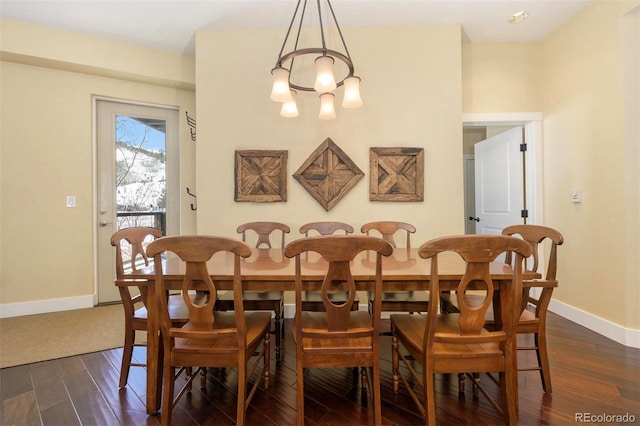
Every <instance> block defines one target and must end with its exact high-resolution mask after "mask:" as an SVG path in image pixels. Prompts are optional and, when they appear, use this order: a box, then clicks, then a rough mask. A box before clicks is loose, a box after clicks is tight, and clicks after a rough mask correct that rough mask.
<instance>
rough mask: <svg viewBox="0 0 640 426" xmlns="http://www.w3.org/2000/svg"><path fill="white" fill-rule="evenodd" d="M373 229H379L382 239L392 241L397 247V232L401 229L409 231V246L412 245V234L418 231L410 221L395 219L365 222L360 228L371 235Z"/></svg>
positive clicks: (407, 245)
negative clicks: (395, 237) (395, 235)
mask: <svg viewBox="0 0 640 426" xmlns="http://www.w3.org/2000/svg"><path fill="white" fill-rule="evenodd" d="M372 230H375V231H378V232H379V233H380V235H381V236H382V239H383V240H385V241H388V242H389V243H391V245H392V246H393V247H394V248H395V247H397V245H396V241H395V239H394V237H393V235H394V234H395V233H396V232H398V231H400V230H404V231H406V232H407V240H406V243H405V246H406V247H407V248H410V247H411V234H413V233H415V232H416V228H415V226H413V225H411V224H409V223H405V222H393V221H379V222H369V223H365V224H364V225H362V228H360V232H362V233H363V234H367V235H370V234H369V232H370V231H372Z"/></svg>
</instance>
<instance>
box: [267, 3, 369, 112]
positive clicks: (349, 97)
mask: <svg viewBox="0 0 640 426" xmlns="http://www.w3.org/2000/svg"><path fill="white" fill-rule="evenodd" d="M307 1H308V0H298V4H297V5H296V9H295V11H294V12H293V17H292V18H291V23H290V24H289V29H288V30H287V34H286V35H285V37H284V41H283V42H282V48H281V49H280V54H279V55H278V59H277V60H276V65H275V67H274V68H273V69H272V70H271V74H272V75H273V87H272V90H271V100H273V101H276V102H281V103H282V108H281V110H280V115H281V116H283V117H297V116H298V106H297V105H296V96H297V93H298V91H303V92H316V93H318V94H319V98H320V113H319V115H318V118H320V119H322V120H332V119H334V118H336V112H335V109H334V106H333V101H334V98H335V94H334V93H333V92H334V91H335V90H336V88H337V87H340V86H344V95H343V96H344V98H343V101H342V106H343V107H344V108H356V107H359V106H360V105H362V99H361V98H360V78H359V77H356V76H355V75H354V69H353V62H352V61H351V56H350V55H349V50H348V49H347V44H346V43H345V41H344V37H343V36H342V31H341V30H340V26H339V25H338V21H337V20H336V15H335V13H334V12H333V7H332V6H331V2H330V1H329V0H315V2H316V4H317V8H318V24H319V31H320V40H321V47H304V48H303V47H300V46H299V43H300V41H301V35H300V33H301V30H302V25H303V22H304V19H305V14H306V15H307V16H308V15H310V14H311V13H310V12H309V13H308V10H307ZM312 2H313V0H312ZM321 3H322V4H323V5H324V8H322V7H321ZM300 6H302V9H301V8H300ZM309 9H310V8H309ZM322 9H324V10H322ZM323 12H324V13H325V15H330V17H331V18H332V20H333V22H334V23H335V29H336V31H337V35H338V36H339V39H340V42H341V43H342V47H343V52H340V51H337V50H332V49H329V48H327V42H326V38H328V34H326V33H325V27H324V22H325V21H323ZM296 23H297V32H296V34H295V38H293V37H292V40H294V41H293V50H291V51H290V52H288V53H284V51H285V48H287V47H288V44H291V43H292V42H289V37H290V36H292V35H293V34H292V29H293V27H294V24H296ZM327 29H328V27H327ZM294 31H295V30H294ZM325 36H327V37H325ZM310 55H313V56H315V61H314V68H315V82H314V84H313V86H311V81H309V82H308V83H301V82H300V80H298V78H299V76H298V74H304V71H303V69H304V63H302V64H301V63H300V62H301V61H303V57H306V58H309V57H310ZM296 58H298V61H299V63H298V67H297V68H296V71H299V70H300V72H298V73H295V76H296V78H293V77H294V61H295V59H296ZM336 62H337V64H336ZM335 65H340V66H341V68H343V70H342V71H343V74H341V75H344V74H346V75H345V76H344V77H343V78H342V79H340V80H338V81H336V78H335V76H334V66H335ZM296 82H297V83H296Z"/></svg>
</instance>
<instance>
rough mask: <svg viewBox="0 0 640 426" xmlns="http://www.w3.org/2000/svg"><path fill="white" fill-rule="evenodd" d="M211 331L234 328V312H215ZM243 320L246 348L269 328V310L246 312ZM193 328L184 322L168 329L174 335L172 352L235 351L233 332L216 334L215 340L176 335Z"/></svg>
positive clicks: (258, 341) (254, 343) (258, 340)
mask: <svg viewBox="0 0 640 426" xmlns="http://www.w3.org/2000/svg"><path fill="white" fill-rule="evenodd" d="M215 318H216V321H215V324H214V327H213V331H224V330H228V329H233V328H235V324H236V317H235V313H234V312H216V314H215ZM245 318H246V319H245V321H246V326H247V331H246V335H247V348H251V347H253V346H255V345H258V344H259V343H260V341H261V340H262V338H263V337H264V335H265V333H267V332H268V331H269V329H270V328H271V314H270V313H269V312H246V313H245ZM192 330H194V328H193V326H192V324H191V323H186V324H185V325H184V326H183V327H180V328H172V329H171V330H169V335H170V336H172V337H173V336H176V339H175V346H174V348H173V352H174V353H180V352H188V353H194V352H195V353H206V354H214V353H221V354H223V353H226V354H229V353H237V352H238V338H237V336H236V334H235V333H228V335H227V336H223V337H220V336H217V337H216V339H215V341H213V343H212V340H210V339H206V338H204V339H186V338H181V337H177V336H179V335H180V334H181V332H185V331H192Z"/></svg>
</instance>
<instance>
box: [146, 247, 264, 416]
mask: <svg viewBox="0 0 640 426" xmlns="http://www.w3.org/2000/svg"><path fill="white" fill-rule="evenodd" d="M166 252H170V253H173V254H175V255H176V256H177V257H178V258H179V259H180V261H181V262H183V263H184V264H185V277H184V280H183V281H182V287H181V297H182V298H183V299H184V302H185V304H186V306H187V308H188V312H189V316H188V322H187V323H186V324H184V325H183V326H182V327H176V326H175V325H174V324H173V323H172V322H171V318H170V316H169V305H168V303H167V299H166V298H165V297H163V292H164V288H165V284H164V275H163V272H162V261H161V255H162V253H166ZM218 253H220V254H219V255H229V254H230V255H233V257H234V269H233V294H234V297H235V302H236V305H235V306H236V309H235V310H234V312H220V311H216V310H215V309H214V304H215V300H216V297H215V296H216V294H217V289H216V286H215V283H214V282H213V280H212V279H211V275H212V274H214V273H215V271H210V270H209V269H208V267H207V261H208V260H209V259H211V258H212V257H213V256H214V255H216V254H218ZM147 255H148V256H153V257H154V259H155V264H156V268H155V283H154V285H155V294H156V299H157V300H155V301H154V302H155V303H157V306H158V307H159V313H160V338H161V351H162V353H163V354H164V355H163V371H164V374H163V381H162V411H161V414H160V423H161V424H162V425H168V424H170V423H171V417H172V412H173V409H174V407H175V406H176V404H177V403H178V401H179V399H180V398H181V397H182V395H183V394H184V393H185V392H186V391H187V390H188V389H189V386H190V380H192V377H193V375H192V376H191V379H188V380H187V382H186V383H185V384H184V386H183V387H182V388H181V389H180V390H179V391H178V392H175V380H176V378H177V377H178V376H179V375H180V372H181V370H182V368H183V367H197V368H198V369H199V368H201V367H223V368H227V367H229V368H237V370H238V385H237V404H236V412H237V413H236V422H237V424H239V425H243V424H245V415H246V411H247V408H248V406H249V403H250V402H251V399H252V398H253V396H254V394H255V392H256V390H257V389H258V386H259V385H260V383H261V382H264V388H265V389H268V388H269V354H270V352H269V347H270V333H269V330H270V328H271V314H270V313H269V312H245V311H244V308H243V303H242V297H243V293H244V291H243V286H242V276H241V267H240V258H241V257H242V258H246V257H249V256H250V255H251V247H249V246H248V245H247V244H246V243H244V242H241V241H238V240H235V239H231V238H225V237H212V236H175V237H164V238H159V239H157V240H155V241H153V242H152V243H151V244H149V246H147ZM194 284H197V285H198V286H205V287H206V290H207V292H208V294H210V295H211V297H210V298H208V299H206V300H204V299H199V300H196V299H195V298H194V296H193V294H194V291H193V290H194V289H195V286H194ZM198 288H199V287H198ZM260 361H262V368H260ZM176 370H177V371H176ZM196 372H197V371H196ZM256 372H257V375H256V377H255V378H254V383H253V386H249V383H250V380H251V379H252V376H253V375H254V374H255V373H256Z"/></svg>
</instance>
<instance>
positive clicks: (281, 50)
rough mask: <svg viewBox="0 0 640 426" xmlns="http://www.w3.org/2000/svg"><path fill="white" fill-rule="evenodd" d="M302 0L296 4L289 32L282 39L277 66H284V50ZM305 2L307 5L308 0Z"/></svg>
mask: <svg viewBox="0 0 640 426" xmlns="http://www.w3.org/2000/svg"><path fill="white" fill-rule="evenodd" d="M301 1H302V0H298V4H296V10H295V11H294V12H293V16H292V17H291V22H290V23H289V28H288V29H287V34H286V35H285V36H284V40H283V41H282V47H281V48H280V54H279V55H278V61H277V62H276V67H282V52H284V47H285V46H286V45H287V40H288V39H289V34H291V28H293V23H294V21H295V20H296V16H297V15H298V8H299V7H300V2H301ZM304 4H305V6H306V4H307V0H305V2H304ZM302 16H304V12H302ZM300 27H302V19H300ZM300 27H298V36H297V37H296V47H295V48H297V46H298V37H300V29H299V28H300ZM295 48H294V49H295ZM292 65H293V64H292Z"/></svg>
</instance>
